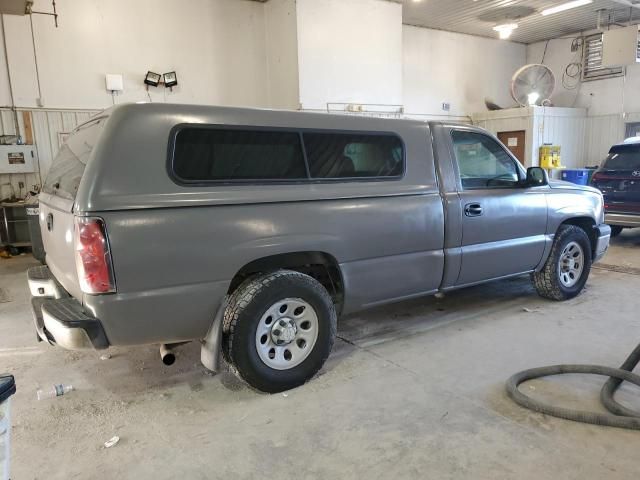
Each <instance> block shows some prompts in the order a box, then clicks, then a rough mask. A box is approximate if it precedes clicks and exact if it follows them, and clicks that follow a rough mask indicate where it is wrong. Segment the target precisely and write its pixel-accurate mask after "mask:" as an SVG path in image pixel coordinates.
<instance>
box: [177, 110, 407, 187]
mask: <svg viewBox="0 0 640 480" xmlns="http://www.w3.org/2000/svg"><path fill="white" fill-rule="evenodd" d="M188 128H199V129H206V130H240V131H258V132H280V133H295V134H297V136H298V139H299V141H300V146H301V150H302V160H303V162H304V166H305V171H306V174H307V176H306V178H291V179H287V178H282V179H225V180H187V179H183V178H181V177H180V176H179V175H177V174H176V172H175V169H174V161H175V147H176V140H177V137H178V134H179V133H180V132H181V131H182V130H184V129H188ZM305 133H318V134H328V135H330V134H339V135H362V136H372V137H373V136H393V137H395V138H397V139H398V140H399V142H400V145H401V147H402V172H401V174H400V175H395V176H388V177H336V178H313V177H311V171H310V168H309V159H308V156H307V148H306V145H305V142H304V134H305ZM166 169H167V174H168V175H169V178H170V179H171V180H172V181H173V182H174V183H175V184H176V185H179V186H182V187H205V186H211V185H216V186H225V185H292V184H293V185H296V184H300V185H303V184H324V183H352V182H388V181H397V180H401V179H403V178H404V177H405V175H406V171H407V148H406V144H405V142H404V139H403V138H402V137H401V136H400V135H398V134H397V133H395V132H389V131H371V130H340V129H323V128H295V127H268V126H258V125H244V124H243V125H227V124H215V123H179V124H177V125H174V126H173V127H172V128H171V130H170V131H169V144H168V148H167V161H166Z"/></svg>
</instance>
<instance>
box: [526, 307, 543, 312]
mask: <svg viewBox="0 0 640 480" xmlns="http://www.w3.org/2000/svg"><path fill="white" fill-rule="evenodd" d="M522 311H523V312H527V313H541V310H539V309H537V308H527V307H524V308H523V309H522Z"/></svg>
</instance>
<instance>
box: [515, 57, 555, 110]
mask: <svg viewBox="0 0 640 480" xmlns="http://www.w3.org/2000/svg"><path fill="white" fill-rule="evenodd" d="M555 87H556V77H555V75H554V74H553V72H552V71H551V69H550V68H549V67H547V66H546V65H542V64H539V63H532V64H530V65H525V66H524V67H522V68H520V69H518V70H517V71H516V73H514V74H513V77H512V78H511V96H512V97H513V99H514V100H515V101H516V102H518V104H519V105H520V106H522V107H528V106H532V105H546V104H549V103H550V101H549V99H550V98H551V95H552V94H553V90H554V89H555Z"/></svg>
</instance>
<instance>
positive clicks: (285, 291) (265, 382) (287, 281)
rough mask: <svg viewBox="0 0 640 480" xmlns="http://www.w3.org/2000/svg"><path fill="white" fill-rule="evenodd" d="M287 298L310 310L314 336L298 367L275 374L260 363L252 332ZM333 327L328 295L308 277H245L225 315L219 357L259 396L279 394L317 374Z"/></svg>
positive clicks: (287, 274) (334, 319)
mask: <svg viewBox="0 0 640 480" xmlns="http://www.w3.org/2000/svg"><path fill="white" fill-rule="evenodd" d="M285 298H299V299H302V300H304V301H305V302H307V303H308V304H309V305H311V306H312V307H313V309H314V310H315V313H316V315H317V318H318V336H317V340H316V341H315V345H313V348H312V350H311V352H310V353H309V354H308V356H307V357H306V358H305V359H304V361H302V363H300V364H299V365H297V366H294V367H292V368H289V369H286V370H278V369H275V368H271V367H270V366H268V365H267V364H266V363H264V362H263V361H262V359H261V358H260V356H259V354H258V351H257V348H256V329H257V328H258V324H259V322H260V319H261V317H262V316H263V315H264V314H265V312H266V311H267V310H268V309H269V308H270V307H271V306H272V305H274V304H275V303H277V302H278V301H280V300H283V299H285ZM336 328H337V315H336V310H335V307H334V305H333V302H332V300H331V297H330V296H329V293H328V292H327V290H326V289H325V288H324V287H323V286H322V285H321V284H320V283H319V282H318V281H317V280H315V279H314V278H312V277H310V276H308V275H305V274H302V273H299V272H295V271H291V270H279V271H277V272H272V273H265V274H260V275H257V276H254V277H251V278H248V279H247V280H245V281H244V282H243V283H242V284H241V285H240V286H239V287H238V288H237V289H236V290H235V291H234V292H233V294H232V295H231V297H230V299H229V304H228V306H227V309H226V310H225V314H224V322H223V330H222V332H223V333H222V335H223V341H222V352H223V355H224V358H225V359H226V360H227V362H229V363H230V365H231V366H232V368H233V370H234V372H235V373H236V375H237V376H238V377H240V378H241V379H242V380H244V381H245V382H247V383H248V384H249V385H251V386H252V387H254V388H256V389H258V390H261V391H263V392H269V393H276V392H282V391H284V390H289V389H291V388H295V387H298V386H300V385H302V384H304V383H305V382H306V381H308V380H309V379H311V378H312V377H313V376H314V375H315V374H316V373H317V372H318V370H320V368H321V367H322V365H323V364H324V362H325V360H326V359H327V357H328V356H329V353H330V352H331V348H332V347H333V342H334V340H335V337H336Z"/></svg>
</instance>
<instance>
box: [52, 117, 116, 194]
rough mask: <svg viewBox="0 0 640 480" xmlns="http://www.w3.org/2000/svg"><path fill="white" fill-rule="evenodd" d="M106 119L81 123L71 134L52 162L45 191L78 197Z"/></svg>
mask: <svg viewBox="0 0 640 480" xmlns="http://www.w3.org/2000/svg"><path fill="white" fill-rule="evenodd" d="M105 120H106V118H104V117H102V118H98V119H96V120H94V121H92V122H89V123H86V124H84V125H81V126H80V127H78V129H77V130H75V131H74V132H73V133H72V134H71V135H70V136H69V138H68V139H67V141H66V142H65V144H64V145H62V147H60V151H59V152H58V155H56V157H55V158H54V160H53V163H52V164H51V168H50V169H49V173H48V174H47V178H46V180H45V182H44V186H43V187H42V190H43V191H44V192H45V193H49V194H51V195H57V196H58V197H62V198H66V199H69V200H74V199H75V198H76V193H78V187H79V186H80V180H81V179H82V175H83V174H84V168H85V166H86V165H87V160H88V159H89V155H91V152H92V151H93V147H94V146H95V144H96V142H97V141H98V138H99V136H100V132H101V131H102V127H103V126H104V123H105V122H104V121H105Z"/></svg>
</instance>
